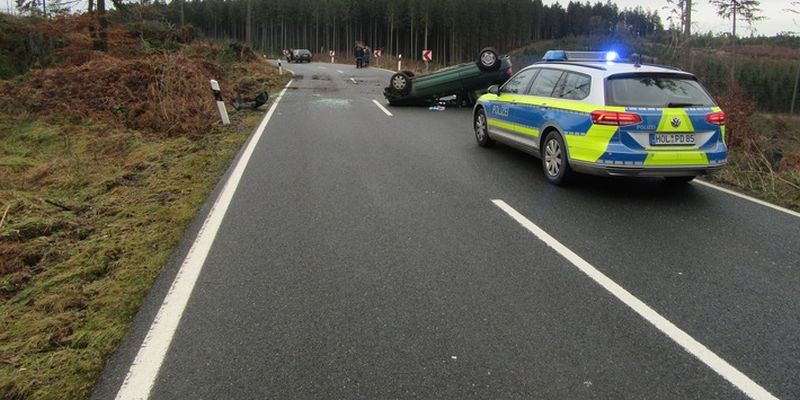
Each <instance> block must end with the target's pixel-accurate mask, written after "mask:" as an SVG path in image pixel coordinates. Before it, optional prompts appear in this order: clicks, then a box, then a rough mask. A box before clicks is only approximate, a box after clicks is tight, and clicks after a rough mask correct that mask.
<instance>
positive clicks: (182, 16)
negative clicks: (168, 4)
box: [178, 0, 186, 26]
mask: <svg viewBox="0 0 800 400" xmlns="http://www.w3.org/2000/svg"><path fill="white" fill-rule="evenodd" d="M183 3H184V0H178V7H179V8H180V21H179V23H180V26H183V25H184V24H185V23H186V14H185V13H184V11H183Z"/></svg>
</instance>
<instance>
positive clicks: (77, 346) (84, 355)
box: [0, 112, 263, 399]
mask: <svg viewBox="0 0 800 400" xmlns="http://www.w3.org/2000/svg"><path fill="white" fill-rule="evenodd" d="M242 114H245V113H242ZM242 114H240V116H241V115H242ZM262 115H263V113H254V112H247V114H246V115H245V116H244V117H243V118H241V117H237V118H235V121H236V122H235V124H234V125H232V127H226V128H225V129H223V128H221V127H217V128H215V129H212V130H211V131H210V132H208V133H207V134H206V135H203V136H198V137H194V138H186V137H171V138H158V137H154V136H148V135H141V134H138V133H137V132H135V131H129V130H124V129H114V128H109V127H108V126H106V125H103V124H100V123H94V122H92V121H82V122H78V123H74V122H63V121H61V122H58V121H49V122H47V121H41V120H37V119H27V118H18V117H12V116H10V115H2V116H0V121H3V123H2V126H0V132H3V133H2V134H1V135H2V136H0V168H2V170H3V174H2V176H3V178H2V183H1V184H0V213H2V212H3V211H5V210H6V209H8V212H7V214H6V218H5V221H4V222H3V226H2V227H0V276H2V278H0V296H1V297H0V298H2V300H3V303H2V305H0V398H3V399H16V398H31V399H34V398H37V399H47V398H52V399H56V398H58V399H64V398H83V397H85V396H86V395H87V394H88V393H89V392H90V390H91V388H92V386H93V384H94V382H95V380H96V379H97V377H98V376H99V373H100V372H101V371H102V368H103V365H104V362H105V360H106V359H107V358H108V356H110V355H111V354H112V352H113V351H114V349H115V347H116V345H117V344H118V342H119V341H120V340H121V338H122V337H123V335H124V334H125V332H126V330H127V327H128V324H129V323H130V321H131V320H132V318H133V316H134V314H135V313H136V311H137V310H138V308H139V304H140V303H141V301H142V299H143V298H144V296H145V294H146V293H147V291H148V290H149V288H150V286H151V284H152V282H153V280H154V278H155V277H156V276H157V275H158V273H159V271H160V270H161V268H162V267H163V266H164V265H165V264H166V262H167V260H168V258H169V256H170V254H171V253H172V251H173V249H174V248H175V246H176V245H177V243H178V241H179V240H180V238H181V236H182V234H183V231H184V230H185V228H186V226H187V224H188V223H189V222H190V221H191V220H192V218H193V217H194V215H195V214H196V212H197V210H198V209H199V207H200V206H201V205H202V203H203V201H204V199H205V198H206V197H207V196H208V194H209V192H210V190H211V189H212V188H213V186H214V184H215V183H216V182H217V180H218V179H219V177H220V176H221V174H222V173H223V172H224V170H225V169H226V167H227V166H228V164H229V162H230V160H231V158H232V157H233V155H234V154H235V152H236V151H237V149H238V148H239V147H240V145H241V144H242V142H243V141H244V140H245V139H246V138H247V136H248V134H249V133H250V131H251V130H252V128H253V127H254V126H255V125H256V124H257V122H258V121H259V119H260V118H261V116H262Z"/></svg>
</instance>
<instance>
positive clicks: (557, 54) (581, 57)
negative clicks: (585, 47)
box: [542, 50, 620, 62]
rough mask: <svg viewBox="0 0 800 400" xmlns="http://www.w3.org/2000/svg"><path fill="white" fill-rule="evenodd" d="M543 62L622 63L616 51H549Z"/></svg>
mask: <svg viewBox="0 0 800 400" xmlns="http://www.w3.org/2000/svg"><path fill="white" fill-rule="evenodd" d="M542 60H543V61H605V62H614V61H620V56H619V53H617V52H616V51H564V50H548V51H547V52H546V53H545V54H544V57H542Z"/></svg>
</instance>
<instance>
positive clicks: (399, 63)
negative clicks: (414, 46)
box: [397, 54, 403, 72]
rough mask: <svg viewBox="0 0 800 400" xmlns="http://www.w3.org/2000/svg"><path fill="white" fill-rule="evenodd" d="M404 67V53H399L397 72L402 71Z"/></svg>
mask: <svg viewBox="0 0 800 400" xmlns="http://www.w3.org/2000/svg"><path fill="white" fill-rule="evenodd" d="M402 67H403V55H402V54H398V55H397V72H400V70H401V69H402Z"/></svg>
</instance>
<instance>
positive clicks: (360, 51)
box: [356, 42, 364, 68]
mask: <svg viewBox="0 0 800 400" xmlns="http://www.w3.org/2000/svg"><path fill="white" fill-rule="evenodd" d="M363 62H364V48H363V47H361V43H358V42H356V68H361V66H362V65H363Z"/></svg>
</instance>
